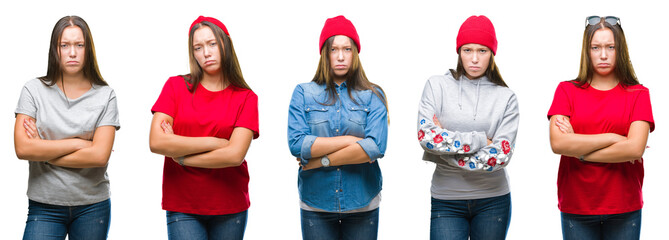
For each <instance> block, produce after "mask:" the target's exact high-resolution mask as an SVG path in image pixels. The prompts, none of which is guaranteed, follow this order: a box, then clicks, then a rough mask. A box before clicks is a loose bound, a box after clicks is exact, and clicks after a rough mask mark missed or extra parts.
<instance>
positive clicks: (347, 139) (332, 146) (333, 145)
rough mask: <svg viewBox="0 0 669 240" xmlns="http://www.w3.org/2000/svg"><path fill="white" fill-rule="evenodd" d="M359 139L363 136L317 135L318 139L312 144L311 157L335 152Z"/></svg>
mask: <svg viewBox="0 0 669 240" xmlns="http://www.w3.org/2000/svg"><path fill="white" fill-rule="evenodd" d="M359 140H362V138H359V137H354V136H338V137H317V138H316V141H314V144H313V145H312V146H311V157H312V158H317V157H322V156H324V155H326V154H330V153H334V152H336V151H339V150H341V149H343V148H345V147H347V146H349V145H352V144H355V143H356V142H357V141H359ZM356 145H357V144H356Z"/></svg>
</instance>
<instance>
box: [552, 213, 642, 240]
mask: <svg viewBox="0 0 669 240" xmlns="http://www.w3.org/2000/svg"><path fill="white" fill-rule="evenodd" d="M640 235H641V210H637V211H633V212H627V213H621V214H609V215H580V214H569V213H562V239H639V236H640Z"/></svg>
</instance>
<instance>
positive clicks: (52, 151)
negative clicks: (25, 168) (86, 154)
mask: <svg viewBox="0 0 669 240" xmlns="http://www.w3.org/2000/svg"><path fill="white" fill-rule="evenodd" d="M90 142H91V141H87V140H82V139H76V138H72V139H60V140H42V139H39V138H35V139H21V140H15V150H16V156H17V157H18V158H19V159H23V160H29V161H40V162H43V161H49V160H52V159H56V158H59V157H62V156H65V155H68V154H71V153H73V152H75V151H77V150H80V149H83V148H85V147H86V146H90Z"/></svg>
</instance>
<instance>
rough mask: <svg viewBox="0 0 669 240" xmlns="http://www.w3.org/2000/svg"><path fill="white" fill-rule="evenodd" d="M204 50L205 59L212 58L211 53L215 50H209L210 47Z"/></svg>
mask: <svg viewBox="0 0 669 240" xmlns="http://www.w3.org/2000/svg"><path fill="white" fill-rule="evenodd" d="M202 49H203V51H204V57H210V56H211V51H212V50H213V49H209V46H206V47H203V48H202Z"/></svg>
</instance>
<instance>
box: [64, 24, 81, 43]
mask: <svg viewBox="0 0 669 240" xmlns="http://www.w3.org/2000/svg"><path fill="white" fill-rule="evenodd" d="M83 39H84V32H82V31H81V28H79V27H77V26H69V27H66V28H65V29H63V33H62V34H61V35H60V40H61V41H67V40H83Z"/></svg>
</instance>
